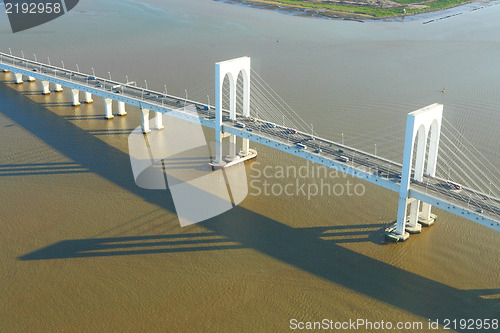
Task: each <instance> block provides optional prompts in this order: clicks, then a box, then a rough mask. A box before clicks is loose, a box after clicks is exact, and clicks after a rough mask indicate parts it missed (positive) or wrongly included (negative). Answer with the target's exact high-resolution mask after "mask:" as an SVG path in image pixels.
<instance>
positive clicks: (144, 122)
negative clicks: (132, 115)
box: [141, 108, 151, 134]
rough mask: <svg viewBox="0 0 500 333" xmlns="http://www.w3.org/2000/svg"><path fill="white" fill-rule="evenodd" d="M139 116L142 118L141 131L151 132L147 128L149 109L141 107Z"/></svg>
mask: <svg viewBox="0 0 500 333" xmlns="http://www.w3.org/2000/svg"><path fill="white" fill-rule="evenodd" d="M141 118H142V133H144V134H146V133H149V132H151V129H149V110H148V109H144V108H141Z"/></svg>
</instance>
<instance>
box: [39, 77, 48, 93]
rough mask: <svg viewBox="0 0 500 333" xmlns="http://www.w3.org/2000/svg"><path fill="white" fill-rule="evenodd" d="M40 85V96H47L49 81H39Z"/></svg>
mask: <svg viewBox="0 0 500 333" xmlns="http://www.w3.org/2000/svg"><path fill="white" fill-rule="evenodd" d="M40 84H41V86H42V94H44V95H48V94H50V89H49V84H50V83H49V81H42V80H40Z"/></svg>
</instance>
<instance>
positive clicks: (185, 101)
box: [184, 89, 188, 108]
mask: <svg viewBox="0 0 500 333" xmlns="http://www.w3.org/2000/svg"><path fill="white" fill-rule="evenodd" d="M184 91H185V92H186V99H185V100H184V108H185V107H186V103H187V99H188V91H187V89H184Z"/></svg>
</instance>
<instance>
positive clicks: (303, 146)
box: [296, 143, 307, 150]
mask: <svg viewBox="0 0 500 333" xmlns="http://www.w3.org/2000/svg"><path fill="white" fill-rule="evenodd" d="M296 146H297V148H300V149H304V150H305V149H307V146H306V145H304V144H302V143H297V144H296Z"/></svg>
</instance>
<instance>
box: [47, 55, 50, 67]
mask: <svg viewBox="0 0 500 333" xmlns="http://www.w3.org/2000/svg"><path fill="white" fill-rule="evenodd" d="M47 61H48V63H49V66H50V58H49V57H47Z"/></svg>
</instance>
